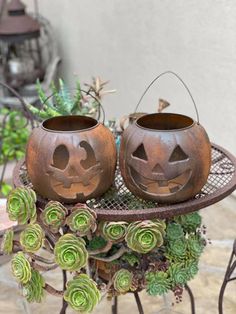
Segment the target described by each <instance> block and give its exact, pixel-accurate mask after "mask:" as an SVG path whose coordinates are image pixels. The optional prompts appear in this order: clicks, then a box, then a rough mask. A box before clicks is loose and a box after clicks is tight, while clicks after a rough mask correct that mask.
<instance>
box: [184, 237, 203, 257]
mask: <svg viewBox="0 0 236 314" xmlns="http://www.w3.org/2000/svg"><path fill="white" fill-rule="evenodd" d="M187 247H188V254H189V256H190V257H192V258H193V259H198V258H199V256H200V255H201V254H202V251H203V249H204V242H203V239H202V238H201V237H200V236H199V235H191V236H189V238H188V239H187Z"/></svg>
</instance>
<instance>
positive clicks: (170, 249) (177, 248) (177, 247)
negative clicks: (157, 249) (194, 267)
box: [166, 238, 187, 262]
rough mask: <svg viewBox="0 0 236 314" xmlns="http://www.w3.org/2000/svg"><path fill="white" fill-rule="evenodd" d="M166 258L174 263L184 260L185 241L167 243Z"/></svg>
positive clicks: (185, 253)
mask: <svg viewBox="0 0 236 314" xmlns="http://www.w3.org/2000/svg"><path fill="white" fill-rule="evenodd" d="M166 257H168V258H169V259H170V260H172V261H175V262H178V261H182V260H185V259H186V258H187V243H186V239H185V238H183V239H177V240H173V241H169V242H168V244H167V246H166Z"/></svg>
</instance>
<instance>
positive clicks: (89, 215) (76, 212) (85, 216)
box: [66, 206, 97, 237]
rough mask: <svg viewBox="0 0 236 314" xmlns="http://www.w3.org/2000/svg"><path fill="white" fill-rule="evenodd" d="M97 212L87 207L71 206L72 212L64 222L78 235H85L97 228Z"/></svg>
mask: <svg viewBox="0 0 236 314" xmlns="http://www.w3.org/2000/svg"><path fill="white" fill-rule="evenodd" d="M96 218H97V214H96V213H95V211H94V210H92V209H90V208H88V207H78V206H75V207H74V208H72V213H71V214H70V216H69V217H67V219H66V224H67V225H68V226H69V228H70V230H71V231H73V232H76V234H77V235H79V236H80V237H83V236H86V235H88V234H90V233H91V232H92V233H93V232H95V230H96V229H97V224H96Z"/></svg>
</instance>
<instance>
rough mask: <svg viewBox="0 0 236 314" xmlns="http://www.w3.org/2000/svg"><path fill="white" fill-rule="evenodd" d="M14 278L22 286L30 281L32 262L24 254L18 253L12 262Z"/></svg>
mask: <svg viewBox="0 0 236 314" xmlns="http://www.w3.org/2000/svg"><path fill="white" fill-rule="evenodd" d="M11 269H12V273H13V276H14V277H15V278H16V279H17V281H19V282H20V283H22V284H26V283H27V282H29V281H30V279H31V275H32V270H31V266H30V262H29V261H28V259H27V258H26V257H25V255H24V254H23V253H22V252H19V253H17V254H16V255H15V256H14V257H13V259H12V260H11Z"/></svg>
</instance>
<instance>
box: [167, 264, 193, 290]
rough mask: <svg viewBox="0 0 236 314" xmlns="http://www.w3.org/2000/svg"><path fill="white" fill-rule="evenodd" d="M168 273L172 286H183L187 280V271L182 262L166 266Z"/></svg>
mask: <svg viewBox="0 0 236 314" xmlns="http://www.w3.org/2000/svg"><path fill="white" fill-rule="evenodd" d="M168 274H169V277H170V280H171V282H172V287H175V286H184V285H185V284H186V283H187V281H188V280H189V274H188V271H187V270H186V268H185V267H184V264H181V263H176V264H172V265H171V266H170V267H169V268H168Z"/></svg>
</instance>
